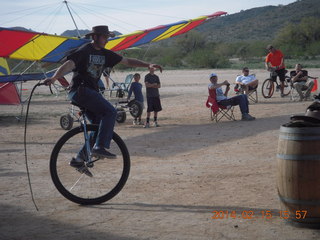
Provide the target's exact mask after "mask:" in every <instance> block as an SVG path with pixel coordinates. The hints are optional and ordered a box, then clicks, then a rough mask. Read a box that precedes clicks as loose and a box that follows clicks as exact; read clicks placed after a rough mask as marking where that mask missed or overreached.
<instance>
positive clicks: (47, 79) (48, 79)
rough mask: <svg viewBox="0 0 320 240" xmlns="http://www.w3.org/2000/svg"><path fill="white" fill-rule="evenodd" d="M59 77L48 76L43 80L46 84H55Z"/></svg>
mask: <svg viewBox="0 0 320 240" xmlns="http://www.w3.org/2000/svg"><path fill="white" fill-rule="evenodd" d="M56 80H57V79H56V78H53V77H51V78H46V79H45V80H44V82H43V84H44V85H46V86H50V85H51V84H53V83H54V82H55V81H56Z"/></svg>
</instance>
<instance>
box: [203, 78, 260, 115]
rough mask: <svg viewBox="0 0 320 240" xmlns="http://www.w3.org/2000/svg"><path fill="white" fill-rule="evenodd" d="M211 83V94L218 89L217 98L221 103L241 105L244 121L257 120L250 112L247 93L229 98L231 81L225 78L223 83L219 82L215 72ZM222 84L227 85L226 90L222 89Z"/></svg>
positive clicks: (224, 104)
mask: <svg viewBox="0 0 320 240" xmlns="http://www.w3.org/2000/svg"><path fill="white" fill-rule="evenodd" d="M209 77H210V84H209V85H208V89H209V94H210V91H216V100H217V102H218V104H219V105H222V106H230V105H231V106H236V105H239V107H240V111H241V113H242V118H241V120H242V121H251V120H255V119H256V118H255V117H252V116H251V115H250V114H249V102H248V97H247V95H245V94H242V95H237V96H234V97H231V98H229V97H228V92H229V90H230V83H229V82H228V81H227V80H225V81H223V82H222V83H218V76H217V74H215V73H211V74H210V76H209ZM222 86H226V89H225V92H223V90H222Z"/></svg>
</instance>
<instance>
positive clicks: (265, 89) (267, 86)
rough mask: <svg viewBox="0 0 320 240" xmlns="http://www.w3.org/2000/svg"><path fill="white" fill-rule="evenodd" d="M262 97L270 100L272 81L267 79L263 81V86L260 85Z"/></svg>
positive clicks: (272, 88)
mask: <svg viewBox="0 0 320 240" xmlns="http://www.w3.org/2000/svg"><path fill="white" fill-rule="evenodd" d="M261 91H262V96H263V97H264V98H271V97H272V95H273V92H274V82H273V81H272V79H270V78H268V79H266V80H264V82H263V84H262V88H261Z"/></svg>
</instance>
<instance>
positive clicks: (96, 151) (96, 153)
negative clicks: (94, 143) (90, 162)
mask: <svg viewBox="0 0 320 240" xmlns="http://www.w3.org/2000/svg"><path fill="white" fill-rule="evenodd" d="M91 154H92V157H99V158H109V159H115V158H117V155H115V154H113V153H111V152H108V151H107V150H105V149H104V148H93V149H92V152H91Z"/></svg>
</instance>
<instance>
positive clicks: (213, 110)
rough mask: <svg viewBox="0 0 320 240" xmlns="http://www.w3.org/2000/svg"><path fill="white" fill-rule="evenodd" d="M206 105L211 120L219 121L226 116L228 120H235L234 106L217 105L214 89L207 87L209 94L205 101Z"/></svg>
mask: <svg viewBox="0 0 320 240" xmlns="http://www.w3.org/2000/svg"><path fill="white" fill-rule="evenodd" d="M206 107H207V108H210V117H211V121H213V120H215V121H216V122H219V121H220V120H221V119H222V118H226V119H228V120H230V121H231V120H232V121H236V119H235V117H234V114H233V110H234V106H227V107H226V106H222V105H219V104H218V102H217V99H216V90H215V89H209V96H208V99H207V102H206Z"/></svg>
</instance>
